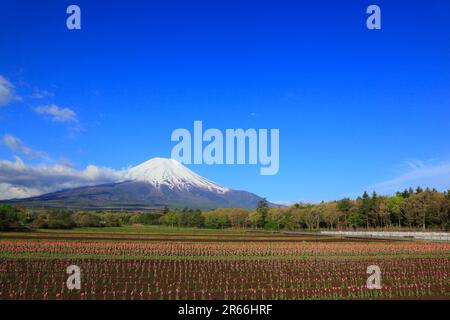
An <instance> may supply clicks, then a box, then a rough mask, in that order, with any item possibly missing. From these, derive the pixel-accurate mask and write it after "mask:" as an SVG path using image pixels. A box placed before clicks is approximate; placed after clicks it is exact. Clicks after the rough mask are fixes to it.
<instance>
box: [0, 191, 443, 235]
mask: <svg viewBox="0 0 450 320" xmlns="http://www.w3.org/2000/svg"><path fill="white" fill-rule="evenodd" d="M123 225H136V226H138V225H165V226H172V227H196V228H209V229H225V228H236V229H245V228H248V229H261V230H310V231H313V230H325V229H326V230H332V229H339V230H347V229H368V230H369V229H384V230H387V229H388V230H397V229H398V230H400V229H410V230H449V229H450V190H449V191H447V192H439V191H437V190H434V189H433V190H431V189H429V188H427V189H425V190H423V189H422V188H420V187H419V188H417V189H416V190H413V189H407V190H404V191H402V192H397V193H396V194H395V195H392V196H383V195H378V194H376V193H375V192H374V193H372V194H370V195H369V194H368V193H367V192H364V194H363V195H362V196H360V197H358V198H356V199H350V198H344V199H341V200H337V201H329V202H320V203H314V204H312V203H296V204H294V205H291V206H272V205H270V204H269V202H267V201H266V200H265V199H264V200H262V201H260V203H259V205H258V207H257V208H256V209H255V210H246V209H240V208H221V209H215V210H211V211H203V212H202V211H200V210H192V209H189V208H184V209H169V208H168V207H165V208H164V209H162V210H156V211H151V212H105V211H97V212H96V211H80V210H69V209H30V208H26V207H21V206H11V205H2V206H0V231H10V230H14V231H29V230H34V229H72V228H76V227H99V228H100V227H120V226H123Z"/></svg>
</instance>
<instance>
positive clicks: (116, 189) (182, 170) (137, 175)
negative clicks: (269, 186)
mask: <svg viewBox="0 0 450 320" xmlns="http://www.w3.org/2000/svg"><path fill="white" fill-rule="evenodd" d="M261 199H262V198H261V197H259V196H257V195H255V194H253V193H250V192H246V191H237V190H232V189H229V188H226V187H224V186H221V185H219V184H217V183H215V182H212V181H210V180H208V179H206V178H204V177H201V176H199V175H198V174H196V173H195V172H193V171H192V170H190V169H188V168H187V167H185V166H184V165H182V164H181V163H179V162H178V161H176V160H173V159H166V158H153V159H150V160H148V161H146V162H144V163H141V164H139V165H137V166H135V167H132V168H130V169H128V170H126V171H125V172H124V173H123V180H122V181H119V182H115V183H108V184H101V185H95V186H83V187H78V188H73V189H65V190H61V191H57V192H52V193H48V194H44V195H40V196H36V197H32V198H26V199H15V200H9V201H8V202H9V203H20V204H23V205H26V206H33V207H53V208H77V209H98V210H151V209H158V208H161V207H164V206H168V207H172V208H184V207H188V208H191V209H203V210H207V209H215V208H230V207H236V208H246V209H254V208H256V207H257V205H258V202H259V201H260V200H261Z"/></svg>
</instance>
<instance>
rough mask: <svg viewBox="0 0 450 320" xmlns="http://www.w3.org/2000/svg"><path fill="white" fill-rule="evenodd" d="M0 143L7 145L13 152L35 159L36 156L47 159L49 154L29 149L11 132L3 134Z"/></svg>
mask: <svg viewBox="0 0 450 320" xmlns="http://www.w3.org/2000/svg"><path fill="white" fill-rule="evenodd" d="M0 143H1V144H4V145H5V146H7V147H8V148H9V149H11V150H12V151H13V152H16V153H20V154H22V155H24V156H25V157H27V158H29V159H36V158H43V159H47V160H48V159H49V156H48V155H47V153H45V152H44V151H39V150H33V149H31V148H30V147H29V146H27V145H26V144H25V143H24V142H23V141H22V140H20V139H19V138H17V137H15V136H13V135H11V134H5V135H4V136H3V138H2V140H1V141H0Z"/></svg>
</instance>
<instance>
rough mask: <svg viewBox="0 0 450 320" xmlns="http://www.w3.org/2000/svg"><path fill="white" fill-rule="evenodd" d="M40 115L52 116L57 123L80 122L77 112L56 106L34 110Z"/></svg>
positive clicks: (40, 107)
mask: <svg viewBox="0 0 450 320" xmlns="http://www.w3.org/2000/svg"><path fill="white" fill-rule="evenodd" d="M34 111H35V112H36V113H38V114H42V115H47V116H50V117H51V119H52V121H55V122H75V123H77V122H78V117H77V114H76V113H75V111H73V110H71V109H69V108H60V107H58V106H57V105H56V104H51V105H46V106H39V107H36V108H35V109H34Z"/></svg>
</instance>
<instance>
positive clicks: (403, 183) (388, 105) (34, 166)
mask: <svg viewBox="0 0 450 320" xmlns="http://www.w3.org/2000/svg"><path fill="white" fill-rule="evenodd" d="M24 4H26V5H24ZM77 4H78V5H80V7H81V8H82V28H81V30H74V31H70V30H67V28H66V24H65V19H66V17H67V15H66V7H67V5H68V4H67V3H65V2H60V1H57V0H47V1H42V2H40V3H39V4H38V3H29V2H27V1H20V0H19V1H4V2H2V3H0V12H1V13H0V39H2V50H1V51H0V199H1V198H2V197H11V196H19V197H24V196H27V195H36V193H37V192H41V191H45V190H47V191H48V190H53V189H54V188H56V187H57V186H58V183H59V182H58V181H59V179H60V178H61V175H69V176H70V175H71V174H72V175H73V176H74V177H78V178H79V181H86V179H88V180H89V179H90V181H92V183H95V182H102V181H109V180H108V179H113V178H114V176H115V175H116V173H117V172H118V171H120V170H124V169H125V168H130V167H132V166H136V165H138V164H141V163H143V162H145V161H147V160H149V159H152V158H155V157H162V158H170V156H171V150H172V148H173V147H174V146H175V144H176V143H175V142H173V141H171V133H172V132H174V130H176V129H178V128H188V129H190V130H192V128H193V123H194V121H197V120H200V121H203V124H204V127H205V128H217V129H219V130H221V131H222V132H225V130H226V129H228V128H236V129H237V128H242V129H244V130H247V129H250V128H254V129H256V130H258V129H268V130H270V129H279V132H280V135H279V139H280V150H279V171H278V173H277V174H275V175H272V176H264V175H260V165H259V164H258V165H248V164H247V165H236V164H234V165H205V164H202V165H195V164H191V165H186V167H188V168H189V169H190V170H192V171H194V172H195V173H197V174H199V175H200V176H202V177H205V178H207V179H208V180H211V181H214V182H216V183H219V184H221V185H223V186H226V187H227V188H231V189H234V190H245V191H249V192H252V193H255V194H257V195H259V196H261V197H265V198H267V199H268V200H269V201H271V202H273V203H296V202H309V203H317V202H320V201H322V200H324V201H330V200H339V199H342V198H345V197H349V198H356V197H357V196H359V195H362V193H363V192H364V191H367V192H369V193H370V192H372V191H376V192H377V193H379V194H386V195H390V194H393V193H395V192H396V191H402V190H403V189H405V188H410V187H411V188H413V189H415V188H416V187H418V186H420V187H422V188H426V187H430V188H436V189H437V190H440V191H447V190H448V189H450V152H449V150H450V141H449V139H448V138H449V137H450V136H449V133H448V119H450V94H449V90H448V88H450V45H449V42H448V34H449V33H450V25H449V24H448V21H447V17H446V15H445V14H443V13H442V12H450V3H449V2H448V1H441V0H430V1H428V2H427V6H426V7H423V6H421V5H420V4H418V3H410V2H407V1H396V2H395V3H392V2H389V1H377V4H379V5H380V6H381V8H382V17H383V18H382V29H381V30H368V29H367V28H366V24H365V21H366V19H367V14H366V12H365V9H366V8H367V5H368V4H369V3H368V2H367V1H357V2H355V3H353V4H351V5H346V6H341V5H340V4H339V3H337V2H336V1H323V0H321V1H317V2H316V3H314V4H311V3H308V4H299V3H297V4H293V3H290V2H289V1H282V2H281V3H280V2H279V1H277V5H275V2H273V1H267V2H263V3H257V4H256V3H246V4H241V5H240V7H239V8H240V10H239V11H236V10H235V4H233V1H231V2H230V1H218V2H215V3H210V2H206V1H193V2H190V3H185V2H181V1H170V2H167V3H157V2H145V3H141V2H133V1H132V2H128V3H125V2H123V1H118V2H114V3H109V2H108V3H106V2H104V3H103V2H96V3H92V2H90V1H84V0H81V1H77ZM103 17H108V18H104V19H103ZM268 22H269V23H268ZM16 157H17V158H16ZM18 159H19V160H18ZM44 177H45V179H44ZM38 179H41V180H42V181H37V180H38ZM83 179H84V180H83ZM75 182H76V181H74V183H75ZM45 184H47V185H45ZM53 191H57V190H53ZM43 193H46V192H43Z"/></svg>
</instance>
